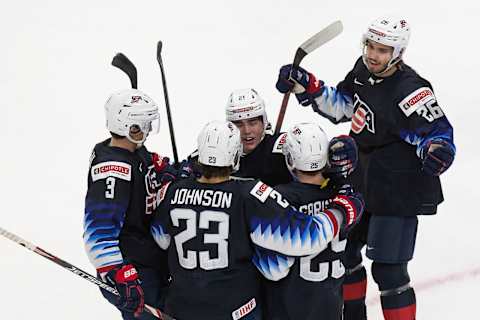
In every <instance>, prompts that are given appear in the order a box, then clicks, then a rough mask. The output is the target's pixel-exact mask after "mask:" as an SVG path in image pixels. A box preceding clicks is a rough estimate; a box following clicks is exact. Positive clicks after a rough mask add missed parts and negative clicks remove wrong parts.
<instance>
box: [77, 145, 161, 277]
mask: <svg viewBox="0 0 480 320" xmlns="http://www.w3.org/2000/svg"><path fill="white" fill-rule="evenodd" d="M109 142H110V139H108V140H105V141H103V142H101V143H98V144H97V145H96V146H95V148H94V150H93V152H92V156H91V159H90V167H89V172H88V190H87V195H86V198H85V216H84V234H83V239H84V243H85V248H86V251H87V254H88V257H89V259H90V261H91V263H92V264H93V265H94V266H95V268H96V269H97V270H98V271H99V272H103V271H108V270H109V269H110V268H111V267H112V266H115V265H118V264H122V263H133V264H134V265H136V266H138V267H152V268H156V269H159V270H160V271H162V270H164V271H165V275H166V277H167V276H168V273H167V271H166V255H165V253H164V252H163V251H162V250H160V249H159V248H158V246H157V245H156V243H155V241H154V239H153V238H152V236H151V233H150V222H151V219H152V216H153V215H152V214H153V211H154V209H155V208H156V205H157V193H158V191H159V189H160V183H159V182H158V181H157V173H156V172H155V170H154V166H153V163H152V154H151V153H150V152H148V151H147V149H146V148H145V147H141V148H139V149H137V150H135V152H130V151H128V150H126V149H122V148H118V147H111V146H109ZM162 261H164V263H161V262H162Z"/></svg>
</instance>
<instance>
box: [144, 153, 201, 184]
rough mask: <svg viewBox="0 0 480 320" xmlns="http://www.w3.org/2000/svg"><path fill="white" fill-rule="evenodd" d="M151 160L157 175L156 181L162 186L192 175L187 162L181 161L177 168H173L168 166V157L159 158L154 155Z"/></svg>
mask: <svg viewBox="0 0 480 320" xmlns="http://www.w3.org/2000/svg"><path fill="white" fill-rule="evenodd" d="M152 160H153V165H154V166H155V171H156V172H157V174H158V175H159V180H158V181H160V183H161V184H162V185H163V184H165V183H167V182H172V181H175V180H177V179H184V178H188V177H190V176H191V175H192V174H193V168H192V165H191V164H190V162H188V161H187V160H183V161H182V162H180V163H179V164H178V165H177V166H173V165H171V164H170V159H169V158H168V157H160V156H159V155H158V154H156V153H153V154H152ZM177 167H178V168H177Z"/></svg>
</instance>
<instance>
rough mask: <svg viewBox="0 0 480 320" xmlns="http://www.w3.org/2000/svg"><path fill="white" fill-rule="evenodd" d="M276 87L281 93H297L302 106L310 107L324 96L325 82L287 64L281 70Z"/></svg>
mask: <svg viewBox="0 0 480 320" xmlns="http://www.w3.org/2000/svg"><path fill="white" fill-rule="evenodd" d="M276 87H277V90H278V91H280V92H281V93H287V92H289V91H291V92H293V93H295V96H296V97H297V100H298V102H299V103H300V104H301V105H302V106H309V105H311V104H312V102H313V100H314V99H315V98H316V97H318V96H320V95H321V94H322V91H323V81H320V80H317V79H316V78H315V76H314V75H313V74H312V73H310V72H308V71H306V70H305V69H303V68H301V67H296V68H295V67H293V65H291V64H287V65H285V66H283V67H281V68H280V74H279V75H278V80H277V84H276Z"/></svg>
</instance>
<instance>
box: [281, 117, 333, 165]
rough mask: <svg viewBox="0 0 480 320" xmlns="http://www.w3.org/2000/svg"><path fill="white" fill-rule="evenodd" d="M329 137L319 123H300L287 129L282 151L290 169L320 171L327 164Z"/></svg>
mask: <svg viewBox="0 0 480 320" xmlns="http://www.w3.org/2000/svg"><path fill="white" fill-rule="evenodd" d="M328 141H329V140H328V137H327V135H326V134H325V132H324V131H323V130H322V128H321V127H320V126H319V125H318V124H314V123H299V124H297V125H295V126H293V127H292V128H291V129H290V130H288V131H287V136H286V139H285V143H284V145H283V147H282V153H283V155H284V156H285V162H286V163H287V167H288V169H289V170H290V171H293V170H294V169H298V170H301V171H318V170H321V169H323V168H324V167H325V166H326V165H327V160H328Z"/></svg>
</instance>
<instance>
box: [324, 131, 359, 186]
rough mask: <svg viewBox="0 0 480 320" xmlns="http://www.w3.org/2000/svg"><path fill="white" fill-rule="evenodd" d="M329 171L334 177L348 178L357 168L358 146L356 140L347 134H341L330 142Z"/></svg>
mask: <svg viewBox="0 0 480 320" xmlns="http://www.w3.org/2000/svg"><path fill="white" fill-rule="evenodd" d="M328 162H329V163H330V168H328V170H327V172H328V173H330V174H331V175H332V176H333V177H337V178H346V177H347V176H348V175H349V174H350V173H352V172H353V170H355V168H356V167H357V163H358V148H357V143H356V142H355V140H354V139H353V138H352V137H350V136H347V135H340V136H338V137H334V138H333V139H332V140H330V143H329V144H328Z"/></svg>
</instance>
